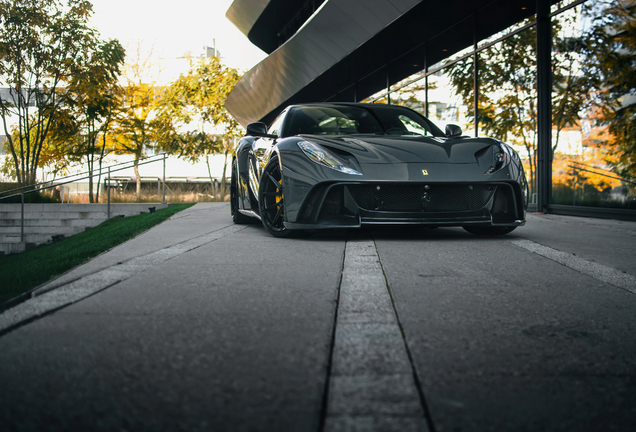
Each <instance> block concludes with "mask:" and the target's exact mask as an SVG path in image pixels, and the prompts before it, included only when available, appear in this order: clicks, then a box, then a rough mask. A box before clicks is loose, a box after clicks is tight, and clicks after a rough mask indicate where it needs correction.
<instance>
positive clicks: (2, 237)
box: [0, 227, 86, 243]
mask: <svg viewBox="0 0 636 432" xmlns="http://www.w3.org/2000/svg"><path fill="white" fill-rule="evenodd" d="M36 228H37V229H33V227H31V229H29V230H27V229H26V228H25V229H24V236H25V237H26V238H27V240H26V241H28V242H33V241H34V240H31V238H36V237H38V238H39V237H44V242H47V241H49V240H50V239H51V237H53V236H54V235H63V236H66V237H68V236H72V235H74V234H78V233H81V232H84V231H85V230H86V227H53V228H51V227H36ZM5 229H6V228H3V229H0V243H1V242H5V241H6V242H10V243H15V240H14V239H15V238H18V239H19V238H20V234H21V233H20V227H17V229H16V228H10V230H11V231H9V232H7V231H5Z"/></svg>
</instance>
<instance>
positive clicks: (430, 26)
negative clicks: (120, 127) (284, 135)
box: [226, 0, 556, 125]
mask: <svg viewBox="0 0 636 432" xmlns="http://www.w3.org/2000/svg"><path fill="white" fill-rule="evenodd" d="M545 1H548V2H550V3H551V4H554V3H556V0H545ZM312 5H313V6H314V7H315V9H311V8H310V7H309V6H312ZM536 5H537V0H447V1H444V2H440V1H433V0H375V1H373V2H368V1H364V0H325V1H324V2H322V3H321V0H313V1H312V0H308V1H307V2H303V3H298V2H294V1H291V0H269V1H266V0H236V1H235V2H234V4H232V6H231V7H230V9H229V10H228V12H227V14H226V15H227V17H228V18H229V19H230V20H231V21H232V22H234V23H235V24H236V25H237V27H239V28H240V29H241V31H243V33H245V34H246V35H248V37H249V38H250V40H251V41H252V42H253V43H255V44H256V45H257V46H259V47H261V48H262V49H264V50H265V51H266V52H271V54H270V55H269V57H267V58H266V59H264V60H263V61H262V62H261V63H259V64H258V65H257V66H255V67H254V68H253V69H252V70H250V71H249V72H247V73H246V74H245V76H244V77H243V78H242V79H241V80H240V81H239V83H238V84H237V86H236V87H235V89H234V90H233V91H232V93H231V94H230V95H229V97H228V99H227V102H226V107H227V108H228V110H229V111H230V112H231V113H232V115H234V116H235V117H236V118H237V119H238V121H239V122H240V123H241V124H243V125H246V124H247V123H249V122H252V121H258V120H262V121H264V122H266V123H269V122H271V121H272V120H273V119H274V118H275V116H276V115H277V114H278V113H279V112H280V110H282V108H284V107H285V106H287V105H289V104H292V103H305V102H322V101H359V100H362V99H364V98H365V97H368V96H370V95H372V94H374V93H376V92H378V91H380V90H382V89H383V88H386V87H387V85H391V84H394V83H396V82H399V81H401V80H402V79H404V78H407V77H409V76H411V75H413V74H415V73H417V72H421V71H422V70H424V69H425V68H426V66H427V65H428V66H431V65H433V64H435V63H437V62H440V61H442V60H443V59H445V58H448V57H449V56H451V55H453V54H454V53H457V52H458V51H460V50H462V49H464V48H466V47H469V46H471V45H473V44H474V43H475V41H480V40H483V39H485V38H487V37H489V36H491V35H493V34H496V33H497V32H499V31H502V30H505V29H506V28H508V27H509V26H511V25H513V24H515V23H518V22H520V21H522V20H523V19H526V18H528V17H531V16H533V15H534V13H535V10H536ZM308 10H309V11H311V10H313V11H314V12H313V15H311V16H310V17H309V18H307V19H305V20H304V23H303V24H302V26H300V28H298V30H296V28H297V27H299V20H301V19H302V18H303V17H305V15H306V14H307V12H308ZM259 13H260V15H259V16H258V17H256V15H258V14H259ZM304 14H305V15H304ZM294 31H295V33H293V32H294ZM292 33H293V35H292V36H291V37H290V38H289V39H287V40H286V41H285V38H286V36H285V35H287V34H292ZM279 43H282V45H280V46H279V47H277V44H279Z"/></svg>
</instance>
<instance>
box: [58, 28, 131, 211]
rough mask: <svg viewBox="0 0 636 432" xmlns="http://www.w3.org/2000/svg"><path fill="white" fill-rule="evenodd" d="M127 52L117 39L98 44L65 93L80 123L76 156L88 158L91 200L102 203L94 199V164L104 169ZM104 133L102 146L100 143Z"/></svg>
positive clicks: (70, 81) (71, 110) (119, 100)
mask: <svg viewBox="0 0 636 432" xmlns="http://www.w3.org/2000/svg"><path fill="white" fill-rule="evenodd" d="M124 57H125V51H124V48H123V47H122V46H121V45H120V43H119V42H118V41H117V40H111V41H108V42H102V43H99V44H98V45H97V46H96V47H95V48H94V49H92V50H91V51H90V52H89V53H88V55H87V57H86V58H85V59H84V61H83V62H82V64H81V67H80V69H79V71H78V72H77V73H75V74H74V75H73V76H72V77H71V79H70V80H69V83H68V86H67V87H66V91H65V93H64V98H63V101H64V105H65V107H66V108H67V110H68V111H69V112H70V113H71V114H70V115H71V116H72V117H73V119H74V122H75V123H76V124H77V128H78V134H79V137H80V139H79V140H78V141H79V146H78V148H76V149H75V151H74V153H75V154H81V155H83V157H84V158H85V159H86V164H87V167H88V173H89V179H88V188H89V195H88V196H89V201H90V202H91V203H92V202H95V201H97V200H99V184H98V188H97V190H98V195H97V199H95V197H94V196H93V175H92V174H93V171H94V169H95V163H96V162H97V163H98V164H99V167H100V168H101V165H102V161H103V159H104V154H105V150H106V134H107V132H108V129H109V126H110V124H111V123H112V121H113V117H114V115H113V113H114V112H115V110H117V109H118V107H119V103H120V102H121V99H120V98H119V92H120V88H119V86H118V83H117V80H118V78H119V74H120V67H121V65H122V64H123V62H124ZM100 133H101V134H102V140H101V145H99V143H98V138H99V135H100Z"/></svg>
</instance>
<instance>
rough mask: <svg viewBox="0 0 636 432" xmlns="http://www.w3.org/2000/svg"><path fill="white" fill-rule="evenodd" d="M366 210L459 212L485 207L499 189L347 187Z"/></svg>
mask: <svg viewBox="0 0 636 432" xmlns="http://www.w3.org/2000/svg"><path fill="white" fill-rule="evenodd" d="M347 188H348V189H349V192H350V193H351V196H352V197H353V199H354V200H355V202H356V204H358V206H359V207H360V208H362V209H365V210H371V211H388V212H455V211H476V210H480V209H482V208H484V207H485V206H486V204H487V203H488V201H489V200H490V198H491V197H492V194H493V193H494V191H495V189H496V187H495V186H493V185H480V184H477V185H470V184H453V185H448V184H443V185H437V184H419V183H418V184H357V185H347Z"/></svg>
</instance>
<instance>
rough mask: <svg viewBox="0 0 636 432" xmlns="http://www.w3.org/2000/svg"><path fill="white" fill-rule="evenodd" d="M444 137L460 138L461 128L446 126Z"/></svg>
mask: <svg viewBox="0 0 636 432" xmlns="http://www.w3.org/2000/svg"><path fill="white" fill-rule="evenodd" d="M446 136H447V137H460V136H462V128H460V127H459V126H457V125H454V124H447V125H446Z"/></svg>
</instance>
